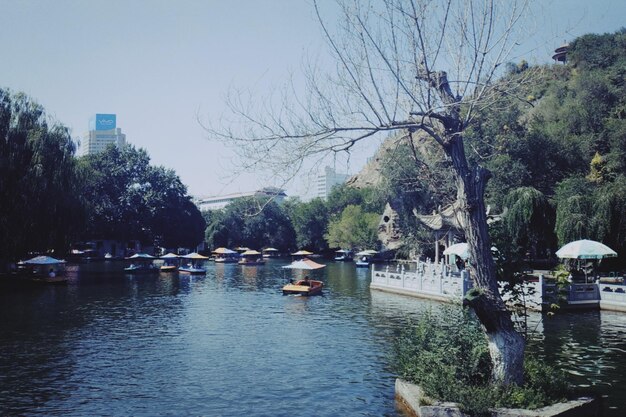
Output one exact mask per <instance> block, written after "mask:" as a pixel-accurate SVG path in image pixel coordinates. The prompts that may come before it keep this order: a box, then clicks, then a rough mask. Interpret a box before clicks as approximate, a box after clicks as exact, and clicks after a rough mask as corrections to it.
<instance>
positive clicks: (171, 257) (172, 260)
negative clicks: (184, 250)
mask: <svg viewBox="0 0 626 417" xmlns="http://www.w3.org/2000/svg"><path fill="white" fill-rule="evenodd" d="M178 258H179V256H178V255H176V254H175V253H172V252H170V253H168V254H165V255H163V256H161V259H163V261H164V262H163V265H161V267H160V268H159V269H160V270H161V272H176V271H178Z"/></svg>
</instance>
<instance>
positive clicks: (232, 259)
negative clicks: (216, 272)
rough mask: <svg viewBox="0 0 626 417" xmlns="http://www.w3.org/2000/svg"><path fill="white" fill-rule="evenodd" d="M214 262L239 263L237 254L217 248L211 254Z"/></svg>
mask: <svg viewBox="0 0 626 417" xmlns="http://www.w3.org/2000/svg"><path fill="white" fill-rule="evenodd" d="M212 253H213V255H215V262H216V263H222V264H234V263H237V262H239V254H238V253H237V252H235V251H234V250H230V249H227V248H217V249H215V250H214V251H213V252H212Z"/></svg>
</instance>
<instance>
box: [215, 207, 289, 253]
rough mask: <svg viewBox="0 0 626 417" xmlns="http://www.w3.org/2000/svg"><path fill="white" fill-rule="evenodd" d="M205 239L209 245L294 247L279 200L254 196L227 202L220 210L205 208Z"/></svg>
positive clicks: (283, 248) (284, 211)
mask: <svg viewBox="0 0 626 417" xmlns="http://www.w3.org/2000/svg"><path fill="white" fill-rule="evenodd" d="M205 218H206V219H207V224H208V227H207V230H206V240H207V243H208V244H209V246H210V247H212V248H217V247H220V246H224V247H231V248H232V247H236V246H246V247H250V248H253V249H261V248H263V247H269V246H271V247H275V248H277V249H279V250H280V251H283V252H286V251H289V250H290V249H292V248H293V247H294V244H295V232H294V230H293V226H292V224H291V219H290V218H289V216H288V215H287V211H286V210H284V209H283V208H282V207H281V206H280V205H279V204H277V203H276V202H274V201H269V202H268V201H266V200H263V199H258V198H254V197H250V198H242V199H239V200H236V201H234V202H232V203H230V204H229V205H228V206H226V207H225V208H224V209H223V210H217V211H212V212H207V213H206V214H205Z"/></svg>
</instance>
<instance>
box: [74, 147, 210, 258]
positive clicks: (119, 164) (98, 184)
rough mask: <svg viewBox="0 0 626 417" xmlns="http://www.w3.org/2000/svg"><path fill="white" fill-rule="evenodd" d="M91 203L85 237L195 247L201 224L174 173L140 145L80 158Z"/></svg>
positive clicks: (201, 219) (203, 223)
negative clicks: (155, 161)
mask: <svg viewBox="0 0 626 417" xmlns="http://www.w3.org/2000/svg"><path fill="white" fill-rule="evenodd" d="M81 162H82V164H83V175H84V177H85V181H86V184H85V188H84V191H83V192H84V195H85V199H86V202H87V203H88V205H89V218H88V222H87V231H86V233H85V235H86V238H103V239H117V240H122V241H124V240H131V239H132V240H135V239H136V240H140V241H142V242H143V243H144V244H150V245H155V246H164V247H168V248H176V247H179V246H182V247H195V246H196V245H198V244H199V243H200V242H201V241H202V240H203V235H204V229H205V226H206V224H205V222H204V219H203V217H202V215H201V214H200V211H199V210H198V209H197V207H196V206H195V204H193V202H192V201H191V198H190V197H189V196H188V195H187V188H186V187H185V186H184V185H183V184H182V182H181V181H180V179H179V178H178V176H177V175H176V173H175V172H174V171H172V170H170V169H166V168H164V167H154V166H151V165H150V158H149V156H148V154H147V152H146V151H145V150H143V149H135V148H134V147H133V146H130V145H127V146H125V147H124V148H122V149H118V148H117V147H115V146H109V147H108V148H107V149H106V150H105V151H104V152H101V153H99V154H95V155H89V156H87V157H85V158H84V159H83V160H82V161H81Z"/></svg>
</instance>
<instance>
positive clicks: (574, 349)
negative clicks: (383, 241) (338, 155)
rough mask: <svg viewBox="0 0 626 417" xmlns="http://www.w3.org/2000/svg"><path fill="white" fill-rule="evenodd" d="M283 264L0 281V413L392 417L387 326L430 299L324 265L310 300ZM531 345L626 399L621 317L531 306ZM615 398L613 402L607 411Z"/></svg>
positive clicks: (102, 271)
mask: <svg viewBox="0 0 626 417" xmlns="http://www.w3.org/2000/svg"><path fill="white" fill-rule="evenodd" d="M285 264H286V262H285V261H281V260H270V262H269V263H268V264H266V265H264V266H259V267H241V266H239V265H232V264H229V265H224V264H217V265H215V264H213V263H209V264H208V272H207V274H206V276H201V277H197V276H194V277H190V276H182V275H181V276H178V275H177V274H169V275H165V274H161V275H156V276H140V275H137V276H131V275H125V274H124V273H123V272H122V270H121V268H122V264H121V263H118V262H105V263H94V264H83V265H80V266H75V267H71V266H70V269H71V271H70V272H69V275H70V283H69V284H68V285H64V286H41V285H40V286H34V285H15V284H9V283H7V282H4V283H3V284H2V286H0V289H1V292H0V313H1V316H0V317H1V318H2V320H0V354H1V355H0V414H2V415H7V414H8V415H24V416H34V415H42V416H43V415H45V416H60V415H63V416H86V415H116V416H117V415H132V416H180V415H194V416H196V415H206V416H241V415H247V416H294V415H300V416H401V415H402V414H401V413H400V412H399V411H398V410H396V406H395V402H394V392H393V385H394V379H395V376H394V375H393V373H392V371H391V369H390V365H389V364H390V358H389V354H390V346H391V343H392V340H393V335H394V333H395V332H396V331H397V330H398V329H399V328H400V327H401V326H403V325H404V324H405V323H406V321H407V320H408V319H410V318H412V319H415V318H416V317H418V316H419V315H420V314H421V312H423V311H425V310H427V309H429V308H432V307H436V306H437V304H436V303H434V302H429V301H424V300H419V299H413V298H408V297H403V296H398V295H393V294H386V293H381V292H377V291H372V292H371V291H370V289H369V280H370V279H369V272H368V270H366V269H356V268H355V267H354V265H353V264H352V263H329V264H328V267H327V268H326V269H324V270H322V271H315V272H313V274H311V275H312V277H313V278H315V277H319V278H321V279H322V280H323V281H324V282H325V290H324V295H323V296H319V297H311V298H306V297H297V296H283V295H282V293H281V291H280V288H281V287H282V285H283V284H284V283H285V282H286V278H287V277H289V274H290V272H285V271H284V270H282V268H281V266H282V265H285ZM533 320H534V321H535V324H536V325H537V332H536V334H535V335H534V342H533V343H534V346H535V347H534V348H533V349H534V350H535V351H536V352H537V354H540V355H544V356H546V357H547V358H548V359H549V360H550V361H552V362H556V363H559V364H561V366H563V367H564V368H565V369H566V370H567V371H568V372H569V373H570V375H571V377H572V381H573V382H575V383H576V384H577V385H579V386H584V387H586V386H593V387H596V388H601V390H602V391H603V392H605V393H607V394H608V398H606V404H607V410H608V415H615V416H617V415H619V414H620V413H619V409H621V410H624V409H626V408H625V407H626V405H625V402H626V399H625V398H624V397H625V395H624V392H625V391H624V388H623V387H624V386H626V385H625V384H626V359H625V358H626V357H625V355H624V352H625V351H626V346H625V340H626V337H625V335H626V315H619V314H611V313H600V312H587V313H564V314H559V315H557V317H555V318H552V319H542V317H541V315H539V314H535V315H533ZM616 407H618V408H619V409H618V408H616Z"/></svg>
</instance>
